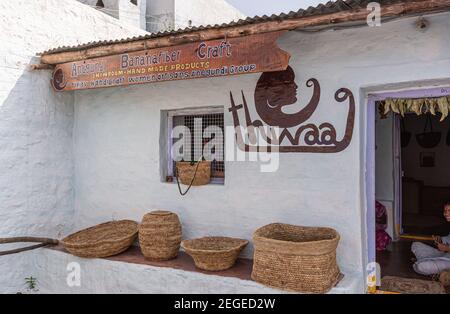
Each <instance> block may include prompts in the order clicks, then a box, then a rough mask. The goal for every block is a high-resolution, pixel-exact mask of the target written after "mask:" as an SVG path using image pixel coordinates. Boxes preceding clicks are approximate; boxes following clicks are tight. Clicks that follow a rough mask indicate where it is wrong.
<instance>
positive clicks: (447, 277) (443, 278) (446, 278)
mask: <svg viewBox="0 0 450 314" xmlns="http://www.w3.org/2000/svg"><path fill="white" fill-rule="evenodd" d="M439 281H440V282H441V283H442V284H443V285H444V286H450V269H447V270H444V271H443V272H442V273H441V274H440V275H439Z"/></svg>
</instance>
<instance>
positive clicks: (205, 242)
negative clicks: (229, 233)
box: [181, 237, 248, 271]
mask: <svg viewBox="0 0 450 314" xmlns="http://www.w3.org/2000/svg"><path fill="white" fill-rule="evenodd" d="M247 244H248V241H247V240H243V239H235V238H227V237H204V238H200V239H193V240H184V241H183V242H181V247H182V248H183V249H184V250H185V251H186V253H187V254H189V255H190V256H191V257H192V258H193V259H194V262H195V266H197V267H198V268H200V269H203V270H209V271H219V270H225V269H228V268H231V267H233V265H234V264H235V263H236V259H237V258H238V256H239V253H240V252H241V251H242V249H243V248H244V247H245V246H246V245H247Z"/></svg>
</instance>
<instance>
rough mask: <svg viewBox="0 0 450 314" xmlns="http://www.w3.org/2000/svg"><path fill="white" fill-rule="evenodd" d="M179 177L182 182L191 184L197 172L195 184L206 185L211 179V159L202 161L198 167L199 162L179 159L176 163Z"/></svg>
mask: <svg viewBox="0 0 450 314" xmlns="http://www.w3.org/2000/svg"><path fill="white" fill-rule="evenodd" d="M176 168H177V174H178V179H179V180H180V183H182V184H184V185H190V184H191V182H192V178H193V177H194V174H195V179H194V182H193V183H192V185H193V186H199V185H206V184H208V183H209V182H210V181H211V162H210V161H200V163H199V165H198V169H197V173H195V169H196V168H197V163H193V164H191V163H190V162H184V161H179V162H177V163H176Z"/></svg>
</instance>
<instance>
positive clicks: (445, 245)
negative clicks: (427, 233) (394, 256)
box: [411, 201, 450, 275]
mask: <svg viewBox="0 0 450 314" xmlns="http://www.w3.org/2000/svg"><path fill="white" fill-rule="evenodd" d="M444 217H445V219H446V220H447V222H450V201H448V202H446V203H445V204H444ZM433 240H434V242H435V245H436V248H434V247H432V246H429V245H426V244H424V243H421V242H414V243H413V244H412V246H411V251H412V252H413V253H414V255H415V256H416V259H417V261H416V262H415V263H414V265H413V268H414V270H415V271H416V272H417V273H419V274H421V275H435V274H439V273H441V272H442V271H444V270H446V269H450V235H448V236H446V237H439V236H433Z"/></svg>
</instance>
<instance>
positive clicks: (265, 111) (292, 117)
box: [255, 66, 320, 128]
mask: <svg viewBox="0 0 450 314" xmlns="http://www.w3.org/2000/svg"><path fill="white" fill-rule="evenodd" d="M308 84H309V85H308ZM308 84H307V86H312V84H313V85H314V95H313V97H312V98H311V101H310V102H309V104H308V105H307V106H306V107H305V108H304V109H302V110H300V111H299V112H297V113H294V114H286V113H284V112H283V111H282V108H283V106H287V105H292V104H294V103H296V102H297V88H298V85H297V84H296V83H295V73H294V70H293V69H292V68H291V67H290V66H289V67H288V68H287V69H286V70H284V71H277V72H266V73H263V74H262V75H261V77H260V78H259V80H258V83H257V84H256V89H255V106H256V111H257V112H258V114H259V116H260V117H261V119H262V120H263V121H264V122H265V123H267V124H268V125H271V126H278V127H282V128H290V127H293V126H296V125H299V124H301V123H303V122H304V121H306V120H307V119H308V118H309V117H310V116H311V114H312V113H313V112H314V110H315V108H316V107H317V104H318V103H319V98H320V86H319V82H317V80H315V79H310V80H309V81H308Z"/></svg>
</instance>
